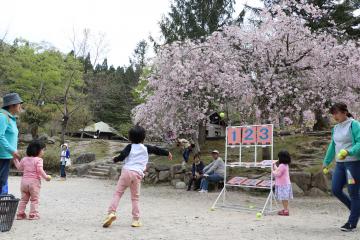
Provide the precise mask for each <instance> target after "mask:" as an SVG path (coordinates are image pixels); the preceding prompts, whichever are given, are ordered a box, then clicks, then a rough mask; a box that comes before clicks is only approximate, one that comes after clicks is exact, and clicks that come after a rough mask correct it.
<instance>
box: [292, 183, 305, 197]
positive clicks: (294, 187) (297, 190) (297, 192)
mask: <svg viewBox="0 0 360 240" xmlns="http://www.w3.org/2000/svg"><path fill="white" fill-rule="evenodd" d="M291 186H292V190H293V194H294V196H295V197H301V196H304V194H305V193H304V191H303V190H302V189H301V188H300V187H299V186H298V185H297V184H296V183H291Z"/></svg>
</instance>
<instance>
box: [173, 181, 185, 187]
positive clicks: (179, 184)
mask: <svg viewBox="0 0 360 240" xmlns="http://www.w3.org/2000/svg"><path fill="white" fill-rule="evenodd" d="M175 188H176V189H185V188H186V183H184V182H177V183H176V185H175Z"/></svg>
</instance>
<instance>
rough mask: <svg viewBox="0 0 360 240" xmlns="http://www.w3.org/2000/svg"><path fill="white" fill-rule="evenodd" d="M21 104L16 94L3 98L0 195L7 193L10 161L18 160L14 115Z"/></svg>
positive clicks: (18, 111) (17, 132) (0, 117)
mask: <svg viewBox="0 0 360 240" xmlns="http://www.w3.org/2000/svg"><path fill="white" fill-rule="evenodd" d="M22 103H23V101H22V100H21V98H20V96H19V95H18V94H17V93H9V94H6V95H5V96H4V97H3V105H2V109H0V194H4V193H5V194H6V193H7V180H8V176H9V168H10V161H11V160H12V159H14V158H16V159H20V154H19V152H18V151H17V144H18V134H19V130H18V128H17V125H16V115H17V114H19V113H20V112H21V104H22ZM4 190H6V191H4Z"/></svg>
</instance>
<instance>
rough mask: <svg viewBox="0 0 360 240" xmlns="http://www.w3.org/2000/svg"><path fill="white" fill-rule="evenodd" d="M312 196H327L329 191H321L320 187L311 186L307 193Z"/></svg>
mask: <svg viewBox="0 0 360 240" xmlns="http://www.w3.org/2000/svg"><path fill="white" fill-rule="evenodd" d="M306 194H307V195H308V196H310V197H326V196H328V194H327V193H325V192H323V191H321V190H320V189H319V188H315V187H314V188H311V189H310V191H308V192H307V193H306Z"/></svg>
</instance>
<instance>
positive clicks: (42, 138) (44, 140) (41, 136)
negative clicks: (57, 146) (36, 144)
mask: <svg viewBox="0 0 360 240" xmlns="http://www.w3.org/2000/svg"><path fill="white" fill-rule="evenodd" d="M48 139H49V135H47V134H46V133H43V134H41V135H40V137H39V140H40V141H43V142H47V141H48Z"/></svg>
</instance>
